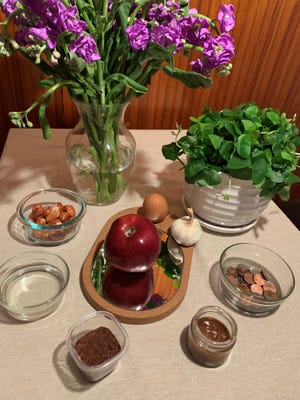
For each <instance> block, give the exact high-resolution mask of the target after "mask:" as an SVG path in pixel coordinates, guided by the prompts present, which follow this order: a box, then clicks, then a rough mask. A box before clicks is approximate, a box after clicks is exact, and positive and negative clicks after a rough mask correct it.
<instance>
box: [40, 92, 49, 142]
mask: <svg viewBox="0 0 300 400" xmlns="http://www.w3.org/2000/svg"><path fill="white" fill-rule="evenodd" d="M50 100H51V96H48V97H47V99H46V100H45V101H44V103H42V104H41V105H40V107H39V123H40V126H41V128H42V131H43V137H44V139H50V138H51V136H52V135H51V128H50V124H49V120H48V118H47V115H46V109H47V106H48V104H49V102H50Z"/></svg>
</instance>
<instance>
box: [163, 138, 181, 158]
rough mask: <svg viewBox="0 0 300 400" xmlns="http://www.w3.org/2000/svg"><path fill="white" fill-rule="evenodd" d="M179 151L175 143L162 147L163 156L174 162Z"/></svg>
mask: <svg viewBox="0 0 300 400" xmlns="http://www.w3.org/2000/svg"><path fill="white" fill-rule="evenodd" d="M179 150H180V149H179V147H178V146H177V144H176V143H175V142H172V143H170V144H165V145H164V146H162V153H163V156H164V157H165V158H166V159H167V160H172V161H175V160H176V159H177V157H178V153H179Z"/></svg>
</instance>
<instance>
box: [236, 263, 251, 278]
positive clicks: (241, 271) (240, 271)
mask: <svg viewBox="0 0 300 400" xmlns="http://www.w3.org/2000/svg"><path fill="white" fill-rule="evenodd" d="M236 270H237V273H238V274H239V275H241V276H244V275H245V273H246V272H247V271H249V268H248V267H247V266H246V265H244V264H239V265H238V266H237V267H236Z"/></svg>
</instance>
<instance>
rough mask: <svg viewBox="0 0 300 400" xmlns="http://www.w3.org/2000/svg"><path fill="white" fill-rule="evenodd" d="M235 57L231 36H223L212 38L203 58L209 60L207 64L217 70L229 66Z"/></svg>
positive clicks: (205, 48) (208, 42)
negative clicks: (222, 66)
mask: <svg viewBox="0 0 300 400" xmlns="http://www.w3.org/2000/svg"><path fill="white" fill-rule="evenodd" d="M233 56H234V47H233V39H232V37H231V36H230V35H227V34H226V33H223V34H222V35H220V36H218V37H216V38H211V40H209V41H207V42H206V43H205V45H204V52H203V57H204V58H206V59H207V64H208V65H210V66H211V68H217V67H219V66H220V65H225V64H228V63H229V61H230V59H231V58H232V57H233Z"/></svg>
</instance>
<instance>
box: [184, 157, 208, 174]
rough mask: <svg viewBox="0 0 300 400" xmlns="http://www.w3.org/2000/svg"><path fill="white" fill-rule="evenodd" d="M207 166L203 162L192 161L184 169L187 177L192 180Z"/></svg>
mask: <svg viewBox="0 0 300 400" xmlns="http://www.w3.org/2000/svg"><path fill="white" fill-rule="evenodd" d="M204 167H205V164H204V162H203V161H202V160H190V161H189V162H188V163H187V165H186V166H185V168H184V174H185V176H186V177H188V178H191V177H193V176H196V175H197V174H199V172H201V171H203V169H204Z"/></svg>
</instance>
